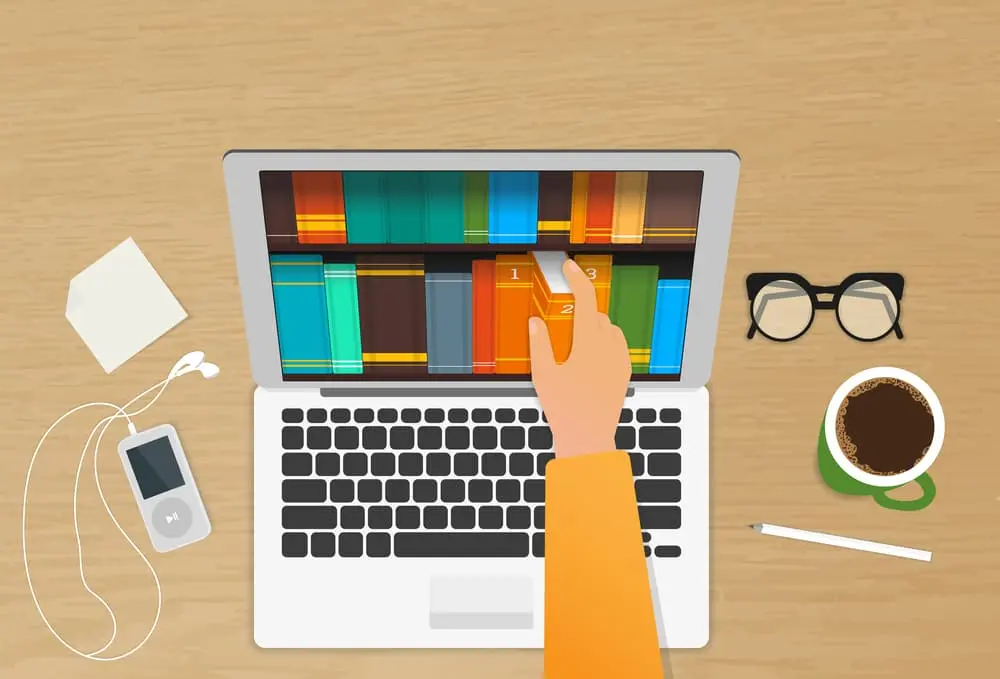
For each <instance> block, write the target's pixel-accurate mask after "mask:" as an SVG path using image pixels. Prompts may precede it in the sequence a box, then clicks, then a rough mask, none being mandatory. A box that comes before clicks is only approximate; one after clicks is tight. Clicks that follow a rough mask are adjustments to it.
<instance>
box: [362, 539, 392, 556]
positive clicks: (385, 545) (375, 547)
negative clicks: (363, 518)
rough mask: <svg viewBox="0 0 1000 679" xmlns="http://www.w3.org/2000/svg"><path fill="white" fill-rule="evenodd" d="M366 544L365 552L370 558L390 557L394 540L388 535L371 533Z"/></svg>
mask: <svg viewBox="0 0 1000 679" xmlns="http://www.w3.org/2000/svg"><path fill="white" fill-rule="evenodd" d="M365 542H366V543H367V547H368V549H367V551H366V552H365V553H366V554H367V555H368V556H372V557H381V556H389V554H390V553H391V552H392V550H391V545H392V539H391V538H390V537H389V534H388V533H369V534H368V537H367V538H366V540H365Z"/></svg>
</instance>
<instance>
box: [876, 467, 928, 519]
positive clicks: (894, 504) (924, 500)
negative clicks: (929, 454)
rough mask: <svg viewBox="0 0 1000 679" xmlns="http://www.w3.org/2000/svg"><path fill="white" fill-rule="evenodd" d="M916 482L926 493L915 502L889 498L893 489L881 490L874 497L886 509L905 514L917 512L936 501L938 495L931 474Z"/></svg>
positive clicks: (919, 478) (922, 476) (924, 475)
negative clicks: (935, 497)
mask: <svg viewBox="0 0 1000 679" xmlns="http://www.w3.org/2000/svg"><path fill="white" fill-rule="evenodd" d="M914 480H915V481H916V482H917V485H919V486H920V488H921V489H922V490H923V491H924V494H923V495H922V496H920V497H918V498H917V499H915V500H896V499H895V498H891V497H889V496H888V492H889V491H890V490H892V488H886V489H884V490H879V492H877V493H875V494H874V495H872V497H873V498H874V499H875V502H877V503H878V504H879V505H881V506H882V507H885V508H886V509H898V510H900V511H903V512H915V511H917V510H918V509H923V508H924V507H926V506H927V505H929V504H930V503H931V502H933V501H934V496H935V495H937V488H936V487H935V486H934V479H932V478H931V476H930V474H926V473H925V474H921V475H920V476H918V477H917V478H916V479H914Z"/></svg>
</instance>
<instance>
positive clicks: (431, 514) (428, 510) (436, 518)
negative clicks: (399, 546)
mask: <svg viewBox="0 0 1000 679" xmlns="http://www.w3.org/2000/svg"><path fill="white" fill-rule="evenodd" d="M447 527H448V510H447V509H446V508H445V507H424V528H430V529H431V530H436V529H438V528H447ZM397 538H398V534H397Z"/></svg>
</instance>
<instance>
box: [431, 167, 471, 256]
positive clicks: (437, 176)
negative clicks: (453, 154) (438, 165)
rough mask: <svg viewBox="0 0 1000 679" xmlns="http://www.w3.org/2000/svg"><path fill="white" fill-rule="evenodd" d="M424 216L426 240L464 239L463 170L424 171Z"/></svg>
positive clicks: (451, 241)
mask: <svg viewBox="0 0 1000 679" xmlns="http://www.w3.org/2000/svg"><path fill="white" fill-rule="evenodd" d="M423 174H424V205H425V206H426V215H425V217H424V233H425V240H426V242H428V243H464V242H465V173H463V172H425V173H423Z"/></svg>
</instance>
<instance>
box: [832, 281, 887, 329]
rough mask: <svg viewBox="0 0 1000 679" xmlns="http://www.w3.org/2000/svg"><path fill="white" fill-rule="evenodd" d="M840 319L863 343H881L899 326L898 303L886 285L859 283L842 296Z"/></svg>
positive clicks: (839, 306) (845, 291)
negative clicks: (872, 341) (876, 341)
mask: <svg viewBox="0 0 1000 679" xmlns="http://www.w3.org/2000/svg"><path fill="white" fill-rule="evenodd" d="M837 316H838V318H839V319H840V324H841V325H842V326H843V327H844V330H846V331H847V333H848V334H850V335H853V336H854V337H857V338H858V339H863V340H873V339H878V338H879V337H882V336H884V335H886V334H888V333H889V331H891V330H892V328H893V326H895V325H896V321H897V320H898V319H899V302H898V301H897V300H896V297H895V296H894V295H893V294H892V292H891V291H890V290H889V288H887V287H886V286H885V285H884V284H882V283H879V282H878V281H870V280H863V281H857V282H856V283H853V284H851V285H850V286H849V287H848V288H847V289H846V290H844V293H843V294H842V295H841V296H840V301H839V302H838V303H837Z"/></svg>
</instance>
